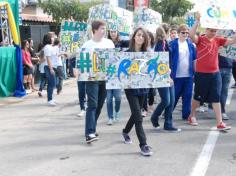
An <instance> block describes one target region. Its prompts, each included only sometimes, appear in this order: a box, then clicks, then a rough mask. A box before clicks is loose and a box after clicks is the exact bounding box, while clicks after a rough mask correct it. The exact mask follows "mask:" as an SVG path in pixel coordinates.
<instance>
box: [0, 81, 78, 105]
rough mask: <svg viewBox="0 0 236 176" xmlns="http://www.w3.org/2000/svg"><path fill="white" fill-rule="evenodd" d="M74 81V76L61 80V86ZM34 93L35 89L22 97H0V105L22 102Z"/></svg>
mask: <svg viewBox="0 0 236 176" xmlns="http://www.w3.org/2000/svg"><path fill="white" fill-rule="evenodd" d="M75 82H76V78H69V79H66V80H64V81H63V86H66V85H69V84H72V83H75ZM36 87H38V86H36ZM34 94H37V91H35V92H32V93H30V94H28V95H26V96H24V97H0V107H3V106H6V105H10V104H16V103H20V102H23V101H24V100H25V99H26V98H27V97H31V96H32V95H34Z"/></svg>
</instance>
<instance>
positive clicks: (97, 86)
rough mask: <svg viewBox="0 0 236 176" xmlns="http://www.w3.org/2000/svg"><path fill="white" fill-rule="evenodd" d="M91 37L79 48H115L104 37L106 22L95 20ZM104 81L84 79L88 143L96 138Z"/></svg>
mask: <svg viewBox="0 0 236 176" xmlns="http://www.w3.org/2000/svg"><path fill="white" fill-rule="evenodd" d="M91 26H92V32H93V37H92V39H91V40H89V41H87V42H85V43H84V44H83V45H82V47H81V48H84V49H98V48H104V49H105V48H115V46H114V44H113V42H112V41H111V40H110V39H106V38H104V36H105V34H106V23H105V22H103V21H101V20H95V21H93V22H92V24H91ZM105 84H106V83H105V81H86V93H87V97H88V101H87V109H86V118H85V137H86V142H87V143H88V144H89V143H91V142H93V141H96V140H98V134H97V133H96V127H97V120H98V118H99V115H100V113H101V110H102V107H103V104H104V101H105V98H106V85H105Z"/></svg>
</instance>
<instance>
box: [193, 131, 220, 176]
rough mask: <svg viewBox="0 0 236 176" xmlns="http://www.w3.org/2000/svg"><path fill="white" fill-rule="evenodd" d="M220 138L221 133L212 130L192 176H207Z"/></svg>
mask: <svg viewBox="0 0 236 176" xmlns="http://www.w3.org/2000/svg"><path fill="white" fill-rule="evenodd" d="M218 136H219V131H217V130H216V128H215V127H214V128H212V129H211V132H210V133H209V135H208V138H207V141H206V143H205V145H204V147H203V149H202V152H201V154H200V155H199V157H198V159H197V162H196V164H195V166H194V168H193V170H192V172H191V174H190V176H205V174H206V171H207V169H208V165H209V163H210V160H211V156H212V153H213V151H214V148H215V144H216V141H217V139H218Z"/></svg>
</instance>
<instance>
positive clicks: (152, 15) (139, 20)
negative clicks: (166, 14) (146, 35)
mask: <svg viewBox="0 0 236 176" xmlns="http://www.w3.org/2000/svg"><path fill="white" fill-rule="evenodd" d="M133 23H134V30H135V29H137V28H138V27H144V28H145V29H148V30H149V31H150V32H152V33H156V29H157V27H158V26H159V25H160V24H161V23H162V16H161V14H160V13H158V12H156V11H154V10H152V9H148V8H141V9H137V10H135V11H134V21H133Z"/></svg>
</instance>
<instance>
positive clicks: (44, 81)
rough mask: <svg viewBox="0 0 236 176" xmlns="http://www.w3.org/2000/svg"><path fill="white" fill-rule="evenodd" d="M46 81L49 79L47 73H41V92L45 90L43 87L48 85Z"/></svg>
mask: <svg viewBox="0 0 236 176" xmlns="http://www.w3.org/2000/svg"><path fill="white" fill-rule="evenodd" d="M46 81H47V78H46V74H45V73H40V85H39V91H40V92H42V91H43V88H44V87H45V85H46Z"/></svg>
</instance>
